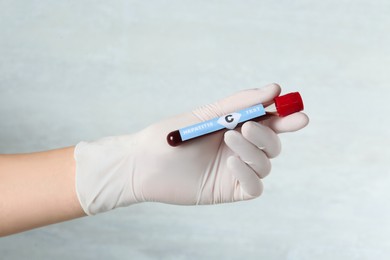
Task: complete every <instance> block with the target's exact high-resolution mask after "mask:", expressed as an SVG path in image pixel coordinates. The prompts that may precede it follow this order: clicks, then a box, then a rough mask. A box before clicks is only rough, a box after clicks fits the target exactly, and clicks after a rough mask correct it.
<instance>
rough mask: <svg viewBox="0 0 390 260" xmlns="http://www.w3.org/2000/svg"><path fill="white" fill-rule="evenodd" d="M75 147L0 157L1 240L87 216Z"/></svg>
mask: <svg viewBox="0 0 390 260" xmlns="http://www.w3.org/2000/svg"><path fill="white" fill-rule="evenodd" d="M73 152H74V147H68V148H63V149H58V150H51V151H46V152H39V153H31V154H16V155H0V236H4V235H9V234H12V233H17V232H21V231H24V230H28V229H32V228H35V227H39V226H44V225H49V224H53V223H57V222H61V221H65V220H70V219H73V218H77V217H81V216H84V215H85V213H84V211H83V210H82V208H81V206H80V204H79V201H78V198H77V195H76V190H75V161H74V158H73Z"/></svg>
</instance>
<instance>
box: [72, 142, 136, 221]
mask: <svg viewBox="0 0 390 260" xmlns="http://www.w3.org/2000/svg"><path fill="white" fill-rule="evenodd" d="M129 139H130V140H129ZM131 143H132V142H131V137H130V136H122V137H106V138H103V139H100V140H98V141H95V142H80V143H78V144H77V145H76V148H75V152H74V158H75V160H76V192H77V196H78V199H79V202H80V204H81V207H82V208H83V210H84V212H85V213H86V214H87V215H95V214H98V213H101V212H105V211H109V210H112V209H114V208H117V207H124V206H128V205H131V204H134V203H137V202H138V200H137V198H136V196H135V193H134V191H133V189H132V186H133V185H132V184H133V183H134V180H133V177H134V168H135V167H134V158H133V156H132V153H131V150H132V149H131Z"/></svg>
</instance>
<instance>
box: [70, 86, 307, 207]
mask: <svg viewBox="0 0 390 260" xmlns="http://www.w3.org/2000/svg"><path fill="white" fill-rule="evenodd" d="M280 91H281V90H280V87H279V86H278V85H276V84H271V85H268V86H267V87H265V88H263V89H250V90H244V91H241V92H238V93H236V94H235V95H232V96H229V97H227V98H225V99H222V100H220V101H218V102H215V103H213V104H210V105H206V106H202V107H200V108H198V109H196V110H194V111H192V112H190V113H186V114H182V115H178V116H175V117H172V118H169V119H167V120H164V121H161V122H159V123H156V124H153V125H151V126H150V127H147V128H146V129H144V130H142V131H140V132H138V133H135V134H131V135H124V136H115V137H107V138H103V139H101V140H98V141H95V142H88V143H87V142H81V143H79V144H78V145H77V146H76V149H75V159H76V190H77V195H78V197H79V200H80V203H81V206H82V207H83V209H84V211H85V212H86V214H88V215H94V214H97V213H99V212H104V211H108V210H111V209H114V208H116V207H122V206H127V205H130V204H134V203H137V202H145V201H156V202H164V203H170V204H181V205H196V204H215V203H224V202H233V201H240V200H247V199H252V198H255V197H258V196H260V194H261V193H262V190H263V186H262V181H261V179H262V178H264V177H265V176H266V175H267V174H268V173H269V172H270V169H271V163H270V160H269V159H270V158H273V157H275V156H277V155H278V154H279V152H280V140H279V138H278V136H277V134H276V133H281V132H288V131H296V130H299V129H301V128H303V127H304V126H306V125H307V123H308V118H307V116H306V115H305V114H303V113H295V114H292V115H290V116H288V117H285V118H279V117H271V118H270V119H267V120H266V121H262V122H261V123H256V122H246V123H244V124H243V125H242V127H241V129H236V130H229V131H226V132H223V131H221V132H217V133H214V134H211V135H208V136H204V137H201V138H198V139H196V140H193V141H189V142H187V143H185V144H182V145H180V146H178V147H171V146H169V145H168V144H167V141H166V136H167V134H168V133H169V132H170V131H172V130H175V129H179V128H182V127H184V126H188V125H192V124H195V123H199V122H201V121H205V120H209V119H212V118H215V117H220V116H223V115H225V114H228V113H231V112H234V111H238V110H241V109H243V108H246V107H250V106H253V105H255V104H259V103H262V104H264V105H267V104H269V103H270V102H272V100H273V98H274V97H276V96H278V95H279V94H280Z"/></svg>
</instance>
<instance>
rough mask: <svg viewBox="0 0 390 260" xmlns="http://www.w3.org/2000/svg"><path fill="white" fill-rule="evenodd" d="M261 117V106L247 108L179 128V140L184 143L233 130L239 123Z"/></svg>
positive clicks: (262, 107)
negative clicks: (224, 130)
mask: <svg viewBox="0 0 390 260" xmlns="http://www.w3.org/2000/svg"><path fill="white" fill-rule="evenodd" d="M263 115H265V110H264V106H263V105H262V104H259V105H256V106H253V107H248V108H245V109H243V110H240V111H237V112H234V113H231V114H227V115H224V116H221V117H217V118H213V119H211V120H208V121H205V122H201V123H198V124H195V125H191V126H187V127H184V128H181V129H179V132H180V136H181V140H183V141H186V140H189V139H192V138H195V137H199V136H202V135H205V134H209V133H212V132H216V131H218V130H221V129H225V128H228V129H234V128H235V127H236V126H237V125H238V124H239V123H242V122H245V121H248V120H251V119H253V118H256V117H259V116H263Z"/></svg>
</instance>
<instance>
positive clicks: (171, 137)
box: [167, 130, 183, 146]
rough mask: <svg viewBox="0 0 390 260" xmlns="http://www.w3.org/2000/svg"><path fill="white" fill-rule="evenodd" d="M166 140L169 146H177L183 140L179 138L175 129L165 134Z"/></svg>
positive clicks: (178, 133) (178, 132)
mask: <svg viewBox="0 0 390 260" xmlns="http://www.w3.org/2000/svg"><path fill="white" fill-rule="evenodd" d="M167 141H168V144H169V145H171V146H178V145H179V144H181V143H182V142H183V140H181V136H180V131H179V130H176V131H173V132H170V133H169V134H168V136H167Z"/></svg>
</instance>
